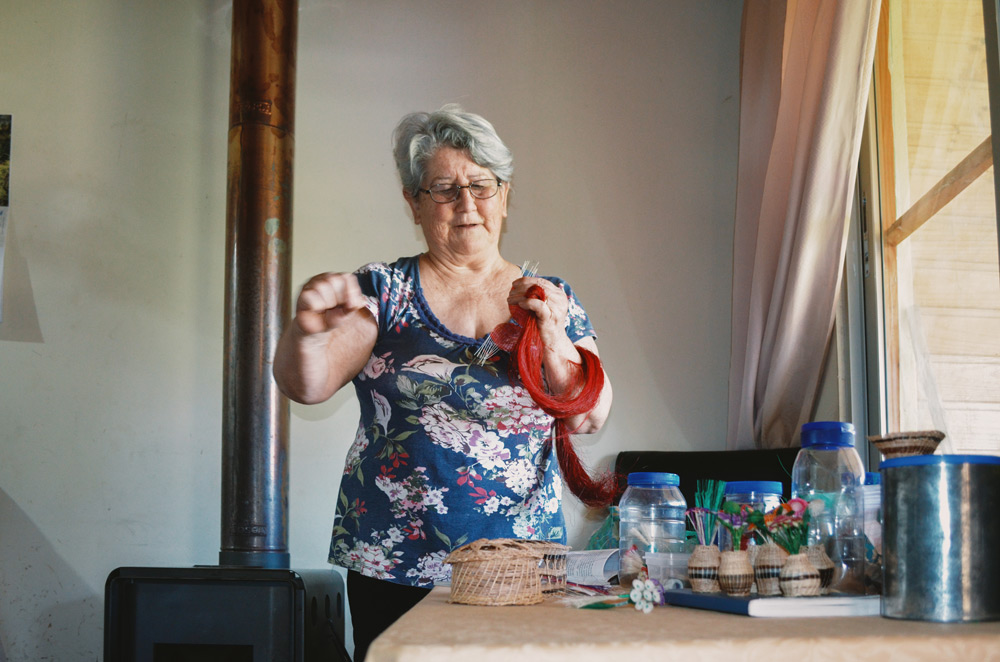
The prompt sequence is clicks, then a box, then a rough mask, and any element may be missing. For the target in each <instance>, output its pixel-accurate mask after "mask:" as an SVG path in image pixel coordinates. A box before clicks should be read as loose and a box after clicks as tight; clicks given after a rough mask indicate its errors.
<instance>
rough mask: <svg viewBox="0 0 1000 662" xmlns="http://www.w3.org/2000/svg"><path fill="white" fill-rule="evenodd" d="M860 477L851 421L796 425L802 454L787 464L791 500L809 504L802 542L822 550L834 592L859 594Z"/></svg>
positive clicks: (862, 540) (861, 543)
mask: <svg viewBox="0 0 1000 662" xmlns="http://www.w3.org/2000/svg"><path fill="white" fill-rule="evenodd" d="M864 476H865V469H864V465H863V464H862V463H861V457H860V456H859V455H858V451H857V450H856V449H855V448H854V426H853V425H852V424H851V423H842V422H839V421H818V422H814V423H806V424H805V425H803V426H802V450H800V451H799V454H798V455H797V456H796V458H795V464H794V465H793V466H792V497H793V498H799V499H803V500H805V501H808V502H809V503H810V515H811V517H812V519H811V522H810V525H809V534H808V543H809V544H810V545H822V546H823V548H824V549H825V550H826V553H827V556H829V557H830V560H831V561H833V565H834V573H833V581H832V583H831V586H830V588H831V590H833V591H836V592H840V593H852V594H864V592H865V582H864V571H865V534H864V523H865V519H864V497H863V493H862V483H863V481H864ZM816 502H819V503H816Z"/></svg>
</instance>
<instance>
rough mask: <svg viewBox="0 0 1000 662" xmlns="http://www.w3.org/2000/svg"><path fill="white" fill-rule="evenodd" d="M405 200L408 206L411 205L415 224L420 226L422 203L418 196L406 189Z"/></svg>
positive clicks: (404, 191) (404, 190)
mask: <svg viewBox="0 0 1000 662" xmlns="http://www.w3.org/2000/svg"><path fill="white" fill-rule="evenodd" d="M403 198H404V199H405V200H406V204H408V205H410V213H411V214H413V223H414V224H415V225H420V203H419V201H418V200H417V198H416V196H414V195H413V194H411V193H410V192H409V191H407V190H406V189H405V188H404V189H403Z"/></svg>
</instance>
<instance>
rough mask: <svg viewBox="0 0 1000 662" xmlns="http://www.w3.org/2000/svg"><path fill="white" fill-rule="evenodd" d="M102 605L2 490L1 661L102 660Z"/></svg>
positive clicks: (67, 661)
mask: <svg viewBox="0 0 1000 662" xmlns="http://www.w3.org/2000/svg"><path fill="white" fill-rule="evenodd" d="M103 602H104V596H103V595H98V594H94V593H93V591H91V589H90V588H89V587H87V585H86V583H85V582H84V581H83V580H82V579H81V578H80V576H79V575H78V574H77V573H76V572H75V571H74V570H73V569H72V568H71V567H70V566H69V565H68V564H67V563H66V561H64V560H63V559H62V557H60V556H59V554H58V553H57V552H56V551H55V549H54V548H53V547H52V545H51V544H50V543H49V541H48V540H47V539H46V538H45V536H44V535H43V534H42V532H41V531H40V530H39V529H38V527H36V526H35V525H34V523H32V521H31V520H30V519H29V518H28V515H27V513H25V512H24V511H23V510H22V509H21V508H20V506H18V505H17V504H16V503H15V502H14V500H13V499H12V498H11V497H10V496H9V495H8V494H7V493H6V492H4V491H3V490H2V489H0V662H6V661H7V660H11V662H20V661H26V660H59V661H60V662H73V661H75V660H81V661H83V660H86V661H87V662H93V660H97V659H100V658H101V649H102V646H103V641H102V632H103V622H104V608H103Z"/></svg>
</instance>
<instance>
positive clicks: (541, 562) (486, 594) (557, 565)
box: [444, 538, 569, 606]
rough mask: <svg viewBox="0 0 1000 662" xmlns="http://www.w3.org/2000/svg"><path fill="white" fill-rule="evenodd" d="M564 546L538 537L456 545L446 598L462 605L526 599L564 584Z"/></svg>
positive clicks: (517, 602)
mask: <svg viewBox="0 0 1000 662" xmlns="http://www.w3.org/2000/svg"><path fill="white" fill-rule="evenodd" d="M568 550H569V547H567V546H566V545H560V544H559V543H553V542H548V541H544V540H516V539H512V538H498V539H495V540H487V539H486V538H480V539H479V540H475V541H473V542H470V543H468V544H467V545H462V546H461V547H459V548H458V549H456V550H455V551H453V552H452V553H451V554H449V555H448V556H447V557H445V560H444V562H445V563H449V564H451V595H450V597H449V598H448V601H449V602H458V603H462V604H468V605H490V606H499V605H530V604H535V603H538V602H541V601H542V600H544V599H545V596H546V595H547V594H550V593H558V592H561V591H562V590H563V589H564V588H565V587H566V552H567V551H568Z"/></svg>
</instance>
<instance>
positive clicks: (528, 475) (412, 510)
mask: <svg viewBox="0 0 1000 662" xmlns="http://www.w3.org/2000/svg"><path fill="white" fill-rule="evenodd" d="M394 155H395V160H396V167H397V169H398V171H399V175H400V178H401V179H402V184H403V197H404V198H405V199H406V202H407V203H408V204H409V206H410V209H411V211H412V213H413V221H414V223H416V224H417V225H419V226H420V228H421V230H422V232H423V236H424V238H425V240H426V243H427V251H426V252H425V253H423V254H421V255H418V256H415V257H407V258H401V259H399V260H397V261H395V262H393V263H390V264H386V263H373V264H368V265H366V266H364V267H362V268H361V269H359V270H358V271H356V272H355V273H325V274H320V275H318V276H315V277H314V278H312V279H311V280H309V281H308V282H307V283H306V284H305V286H304V287H303V288H302V291H301V293H300V294H299V297H298V301H297V304H296V310H295V317H294V319H293V320H292V323H290V324H289V325H288V326H287V328H286V330H285V332H284V334H283V336H282V338H281V340H280V342H279V345H278V351H277V355H276V356H275V361H274V375H275V378H276V379H277V382H278V385H279V386H280V388H281V390H282V391H283V392H284V393H285V394H286V395H288V397H290V398H291V399H293V400H296V401H298V402H302V403H317V402H322V401H324V400H326V399H327V398H329V397H331V396H332V395H333V394H334V393H336V392H337V391H338V390H339V389H340V388H341V387H343V386H344V385H345V384H347V383H348V382H349V381H350V382H353V384H354V388H355V391H356V393H357V396H358V399H359V401H360V405H361V422H360V425H359V426H358V430H357V435H356V437H355V440H354V444H353V445H352V447H351V449H350V451H349V452H348V455H347V462H346V466H345V468H344V474H343V478H342V481H341V487H340V498H339V500H338V504H337V513H336V519H335V522H334V529H333V539H332V542H331V546H330V561H331V562H332V563H335V564H337V565H340V566H343V567H345V568H347V570H348V597H349V600H350V605H351V613H352V620H353V623H354V630H355V659H356V660H361V659H363V658H364V654H365V652H366V651H367V647H368V643H369V642H370V641H371V639H373V638H374V637H375V636H376V635H377V634H378V633H379V632H381V631H382V630H383V629H384V628H385V627H388V625H389V624H391V622H392V621H394V620H395V619H396V618H398V616H399V615H400V614H402V613H403V612H404V611H405V610H406V609H408V608H409V607H410V606H412V605H413V604H415V603H416V602H417V601H418V600H419V599H420V598H421V597H423V595H424V594H425V593H426V591H427V590H429V587H430V586H432V585H433V584H434V582H435V581H437V580H442V579H446V578H447V577H448V574H449V572H448V569H449V566H447V565H446V564H444V563H443V559H444V557H445V556H446V555H447V553H448V552H449V551H450V550H452V549H454V548H455V547H457V546H459V545H461V544H463V543H465V542H468V541H471V540H475V539H478V538H511V537H516V538H535V539H545V540H554V541H564V540H565V524H564V521H563V514H562V507H561V494H562V484H563V483H562V478H561V476H560V471H559V466H558V463H557V462H556V461H555V455H554V451H553V445H552V431H553V423H554V419H553V417H552V416H551V415H549V414H548V413H546V411H544V410H543V409H542V408H541V407H540V406H539V405H538V404H536V403H535V402H534V400H533V399H532V397H531V396H530V395H529V393H528V392H527V391H526V389H525V387H524V385H523V384H522V383H520V381H519V380H518V379H517V377H516V376H514V377H512V375H516V371H515V370H511V365H510V361H511V357H510V356H509V355H508V354H507V353H506V352H499V353H497V354H496V355H494V356H492V357H491V358H490V359H488V360H483V359H482V355H481V354H480V356H479V357H477V350H480V348H481V346H482V345H483V344H484V342H487V340H488V338H489V334H490V332H491V331H492V330H493V329H494V328H495V327H497V326H498V325H501V324H503V323H505V322H507V321H508V320H509V319H510V318H511V311H512V308H511V306H517V307H519V308H521V309H524V310H525V311H528V313H530V315H533V316H534V318H535V322H536V324H537V333H538V338H540V340H541V346H542V351H541V365H542V372H543V377H544V384H545V388H546V389H547V390H548V392H549V393H553V394H556V395H558V394H561V393H565V392H566V391H567V390H572V389H576V388H578V384H577V383H576V381H578V376H579V370H580V364H581V351H580V350H581V348H582V349H584V350H589V352H591V353H593V354H594V355H596V354H597V345H596V344H595V342H594V331H593V328H592V326H591V324H590V321H589V319H588V317H587V314H586V313H585V311H584V309H583V307H582V306H581V305H580V302H579V301H578V300H577V298H576V296H575V295H574V294H573V291H572V290H571V289H570V287H569V285H567V284H566V283H565V282H564V281H562V280H561V279H559V278H554V277H545V278H536V277H531V276H526V275H522V269H521V268H520V267H518V266H516V265H514V264H512V263H511V262H508V261H507V260H506V259H504V257H503V256H502V255H501V254H500V250H499V243H500V233H501V229H502V227H503V223H504V220H505V219H506V218H507V201H508V196H509V195H510V180H511V175H512V174H513V160H512V157H511V153H510V150H509V149H507V147H506V146H505V145H504V143H503V142H502V141H501V140H500V138H499V137H498V136H497V134H496V132H495V130H494V129H493V126H492V125H491V124H490V123H489V122H487V121H486V120H485V119H483V118H482V117H479V116H478V115H474V114H471V113H467V112H464V111H462V110H461V109H460V108H458V107H455V106H446V107H444V108H442V109H441V110H439V111H437V112H434V113H430V114H428V113H414V114H411V115H408V116H406V117H404V118H403V120H402V121H401V122H400V123H399V125H398V126H397V127H396V131H395V135H394ZM533 287H534V288H535V289H534V290H533V292H532V294H530V295H529V289H532V288H533ZM537 288H540V291H539V289H537ZM539 293H541V294H542V295H543V296H541V297H539ZM598 369H600V368H598ZM602 376H603V374H602ZM574 380H576V381H574ZM611 399H612V398H611V386H610V382H609V381H608V380H607V379H604V382H603V389H602V390H600V393H599V397H597V398H596V404H594V405H593V407H592V408H591V409H589V411H584V412H580V413H577V414H575V415H572V416H568V417H567V420H565V421H564V423H565V425H566V426H567V428H568V429H569V430H572V431H575V432H578V433H580V432H593V431H596V430H597V429H599V428H600V427H601V425H602V424H603V423H604V421H605V419H606V418H607V416H608V411H609V409H610V407H611Z"/></svg>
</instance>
